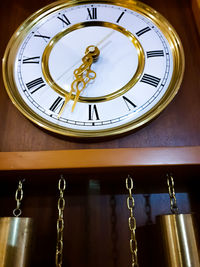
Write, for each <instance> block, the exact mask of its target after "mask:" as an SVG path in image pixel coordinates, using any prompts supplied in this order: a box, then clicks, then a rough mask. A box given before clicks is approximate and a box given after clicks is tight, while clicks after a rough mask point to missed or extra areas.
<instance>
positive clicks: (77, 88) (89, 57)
mask: <svg viewBox="0 0 200 267" xmlns="http://www.w3.org/2000/svg"><path fill="white" fill-rule="evenodd" d="M99 54H100V51H99V49H98V47H97V46H94V45H90V46H88V47H87V48H86V50H85V55H84V57H83V58H82V62H83V63H82V64H81V65H80V67H79V68H77V69H75V70H74V78H75V80H74V81H73V82H72V84H71V90H70V92H69V94H66V95H65V101H64V103H63V106H62V108H61V110H60V112H59V114H58V117H60V116H61V114H62V113H63V111H64V109H65V106H66V104H67V103H68V102H69V100H70V99H71V96H72V93H75V98H74V103H73V106H72V112H73V111H74V108H75V106H76V104H77V102H78V99H79V97H80V94H81V92H82V91H83V90H84V89H85V88H86V85H87V84H88V83H89V82H90V81H91V80H94V79H95V78H96V73H95V72H94V71H93V70H91V65H92V63H93V62H96V61H97V59H98V57H99Z"/></svg>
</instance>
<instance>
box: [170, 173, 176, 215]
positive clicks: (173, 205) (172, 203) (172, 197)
mask: <svg viewBox="0 0 200 267" xmlns="http://www.w3.org/2000/svg"><path fill="white" fill-rule="evenodd" d="M167 185H168V190H169V197H170V206H171V212H172V213H173V214H178V207H177V204H176V195H175V190H174V179H173V177H172V175H171V174H167Z"/></svg>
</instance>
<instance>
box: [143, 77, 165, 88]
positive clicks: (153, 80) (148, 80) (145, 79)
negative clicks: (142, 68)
mask: <svg viewBox="0 0 200 267" xmlns="http://www.w3.org/2000/svg"><path fill="white" fill-rule="evenodd" d="M160 80H161V79H159V78H157V77H155V76H152V75H149V74H144V75H143V77H142V79H141V82H143V83H147V84H149V85H152V86H154V87H157V86H158V84H159V82H160Z"/></svg>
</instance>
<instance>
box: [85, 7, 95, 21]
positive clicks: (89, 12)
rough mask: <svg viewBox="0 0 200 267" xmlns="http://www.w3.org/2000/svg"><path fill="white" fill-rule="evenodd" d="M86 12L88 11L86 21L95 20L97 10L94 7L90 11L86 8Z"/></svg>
mask: <svg viewBox="0 0 200 267" xmlns="http://www.w3.org/2000/svg"><path fill="white" fill-rule="evenodd" d="M87 11H88V17H87V19H97V8H96V7H92V8H91V9H90V8H87Z"/></svg>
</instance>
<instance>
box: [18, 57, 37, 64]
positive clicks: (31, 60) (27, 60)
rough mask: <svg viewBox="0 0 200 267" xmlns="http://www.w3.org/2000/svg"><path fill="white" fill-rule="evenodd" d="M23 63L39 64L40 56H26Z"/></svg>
mask: <svg viewBox="0 0 200 267" xmlns="http://www.w3.org/2000/svg"><path fill="white" fill-rule="evenodd" d="M22 63H23V64H28V63H29V64H39V63H40V57H29V58H25V59H23V61H22Z"/></svg>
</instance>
